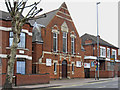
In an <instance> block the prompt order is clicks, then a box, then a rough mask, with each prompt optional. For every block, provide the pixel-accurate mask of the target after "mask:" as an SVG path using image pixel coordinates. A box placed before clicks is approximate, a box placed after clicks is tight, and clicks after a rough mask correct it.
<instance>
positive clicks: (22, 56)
mask: <svg viewBox="0 0 120 90" xmlns="http://www.w3.org/2000/svg"><path fill="white" fill-rule="evenodd" d="M0 57H1V58H7V54H0ZM16 58H26V59H28V60H32V56H28V55H16Z"/></svg>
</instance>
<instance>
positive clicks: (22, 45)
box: [9, 32, 25, 48]
mask: <svg viewBox="0 0 120 90" xmlns="http://www.w3.org/2000/svg"><path fill="white" fill-rule="evenodd" d="M12 42H13V32H10V36H9V46H12ZM18 47H19V48H25V33H21V34H20V42H19V43H18Z"/></svg>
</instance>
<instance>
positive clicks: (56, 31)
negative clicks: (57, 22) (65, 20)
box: [52, 29, 60, 34]
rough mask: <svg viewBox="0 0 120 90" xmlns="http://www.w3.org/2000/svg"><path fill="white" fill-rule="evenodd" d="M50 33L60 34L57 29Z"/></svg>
mask: <svg viewBox="0 0 120 90" xmlns="http://www.w3.org/2000/svg"><path fill="white" fill-rule="evenodd" d="M52 32H53V33H57V34H59V33H60V32H59V31H58V30H57V29H52Z"/></svg>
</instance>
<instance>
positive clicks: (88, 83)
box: [51, 80, 111, 88]
mask: <svg viewBox="0 0 120 90" xmlns="http://www.w3.org/2000/svg"><path fill="white" fill-rule="evenodd" d="M109 81H111V80H108V81H99V82H87V83H83V84H73V85H65V86H58V87H51V88H67V87H74V86H83V85H90V84H96V83H103V82H109ZM100 88H101V87H100Z"/></svg>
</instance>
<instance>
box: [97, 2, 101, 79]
mask: <svg viewBox="0 0 120 90" xmlns="http://www.w3.org/2000/svg"><path fill="white" fill-rule="evenodd" d="M99 4H100V2H97V3H96V7H97V60H98V80H99V30H98V5H99Z"/></svg>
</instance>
